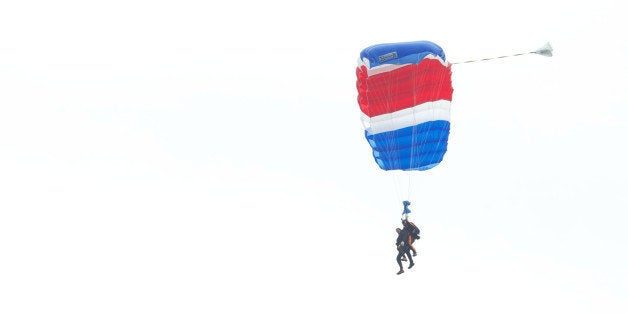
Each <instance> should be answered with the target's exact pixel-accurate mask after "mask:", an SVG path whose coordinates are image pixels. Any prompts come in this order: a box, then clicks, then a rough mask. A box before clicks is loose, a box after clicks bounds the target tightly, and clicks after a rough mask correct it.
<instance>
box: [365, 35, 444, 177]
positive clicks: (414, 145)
mask: <svg viewBox="0 0 628 314" xmlns="http://www.w3.org/2000/svg"><path fill="white" fill-rule="evenodd" d="M356 76H357V83H356V87H357V90H358V104H359V106H360V110H361V111H362V122H363V124H364V129H365V131H364V132H365V136H366V139H367V141H368V143H369V145H370V146H371V148H372V149H373V157H374V158H375V161H376V163H377V164H378V165H379V167H380V168H381V169H383V170H428V169H431V168H433V167H435V166H436V165H438V164H439V163H440V162H441V161H442V160H443V157H444V155H445V153H446V152H447V140H448V138H449V129H450V124H449V117H450V108H451V99H452V94H453V88H452V84H451V64H450V63H449V62H447V61H446V59H445V53H444V52H443V49H442V48H441V47H439V46H438V45H436V44H435V43H432V42H429V41H415V42H406V43H395V44H379V45H374V46H371V47H368V48H366V49H364V50H363V51H362V52H361V53H360V62H359V64H358V67H357V69H356Z"/></svg>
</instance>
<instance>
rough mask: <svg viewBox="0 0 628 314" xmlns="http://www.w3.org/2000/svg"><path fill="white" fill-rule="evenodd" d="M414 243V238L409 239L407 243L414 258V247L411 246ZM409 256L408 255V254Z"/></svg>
mask: <svg viewBox="0 0 628 314" xmlns="http://www.w3.org/2000/svg"><path fill="white" fill-rule="evenodd" d="M413 243H414V238H412V237H411V238H410V242H408V244H409V245H410V250H411V251H412V256H416V249H414V245H412V244H413ZM408 254H410V253H408Z"/></svg>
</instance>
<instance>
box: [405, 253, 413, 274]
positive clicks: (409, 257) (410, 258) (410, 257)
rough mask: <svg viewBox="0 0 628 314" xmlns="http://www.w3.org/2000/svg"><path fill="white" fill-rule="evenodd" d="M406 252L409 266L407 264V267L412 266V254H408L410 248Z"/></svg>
mask: <svg viewBox="0 0 628 314" xmlns="http://www.w3.org/2000/svg"><path fill="white" fill-rule="evenodd" d="M406 254H407V255H408V260H409V261H410V266H408V269H410V268H412V266H414V261H413V260H412V255H410V250H407V251H406Z"/></svg>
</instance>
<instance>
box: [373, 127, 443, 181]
mask: <svg viewBox="0 0 628 314" xmlns="http://www.w3.org/2000/svg"><path fill="white" fill-rule="evenodd" d="M449 127H450V124H449V121H444V120H437V121H429V122H425V123H421V124H419V125H415V126H410V127H406V128H403V129H399V130H394V131H389V132H383V133H378V134H371V133H370V132H368V131H365V136H366V139H367V140H368V142H369V144H370V145H371V147H372V148H373V157H374V158H375V161H376V162H377V164H378V165H379V167H380V168H382V169H383V170H428V169H431V168H433V167H435V166H437V165H438V164H439V163H440V162H441V161H442V160H443V157H444V155H445V153H446V152H447V140H448V138H449Z"/></svg>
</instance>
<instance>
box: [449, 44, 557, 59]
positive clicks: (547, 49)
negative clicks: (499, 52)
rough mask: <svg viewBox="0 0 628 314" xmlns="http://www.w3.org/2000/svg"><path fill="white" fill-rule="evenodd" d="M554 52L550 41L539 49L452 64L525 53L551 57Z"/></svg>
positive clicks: (516, 55)
mask: <svg viewBox="0 0 628 314" xmlns="http://www.w3.org/2000/svg"><path fill="white" fill-rule="evenodd" d="M552 52H553V49H552V46H551V45H550V43H546V44H545V45H543V47H541V48H539V49H537V50H534V51H528V52H520V53H515V54H511V55H505V56H498V57H490V58H483V59H473V60H466V61H459V62H452V63H451V64H463V63H473V62H482V61H490V60H495V59H503V58H510V57H518V56H524V55H528V54H537V55H540V56H544V57H551V56H552V55H553V54H552Z"/></svg>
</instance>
